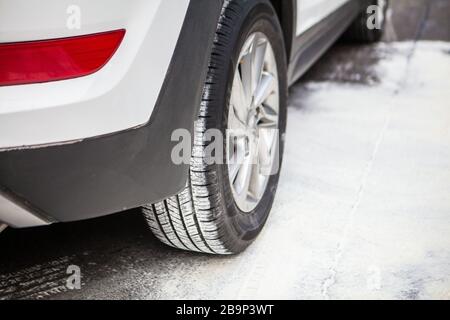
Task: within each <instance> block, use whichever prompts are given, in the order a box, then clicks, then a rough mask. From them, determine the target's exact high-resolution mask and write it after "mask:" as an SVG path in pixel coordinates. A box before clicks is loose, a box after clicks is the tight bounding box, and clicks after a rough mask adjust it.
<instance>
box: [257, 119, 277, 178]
mask: <svg viewBox="0 0 450 320" xmlns="http://www.w3.org/2000/svg"><path fill="white" fill-rule="evenodd" d="M277 134H278V131H277V130H276V129H270V128H260V129H259V141H258V165H259V171H258V173H259V174H261V175H263V176H269V175H271V174H272V163H273V160H274V159H273V158H274V154H276V150H275V148H277V140H276V138H277Z"/></svg>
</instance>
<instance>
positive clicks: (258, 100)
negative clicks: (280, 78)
mask: <svg viewBox="0 0 450 320" xmlns="http://www.w3.org/2000/svg"><path fill="white" fill-rule="evenodd" d="M276 83H277V81H276V79H275V77H274V76H273V75H271V74H270V73H268V72H264V73H263V74H262V77H261V81H260V82H259V84H258V87H257V88H256V91H255V98H254V104H255V106H260V105H262V104H263V102H264V101H266V100H267V98H269V96H270V95H271V94H272V93H273V92H274V91H275V89H276Z"/></svg>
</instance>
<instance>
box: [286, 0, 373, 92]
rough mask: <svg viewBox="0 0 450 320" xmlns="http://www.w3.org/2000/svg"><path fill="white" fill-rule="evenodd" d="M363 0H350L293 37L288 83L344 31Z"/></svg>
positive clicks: (301, 73)
mask: <svg viewBox="0 0 450 320" xmlns="http://www.w3.org/2000/svg"><path fill="white" fill-rule="evenodd" d="M365 3H366V2H365V1H361V0H352V1H349V2H347V3H346V4H345V5H343V6H342V7H340V8H339V9H338V10H336V11H335V12H333V13H332V14H330V15H329V16H328V17H326V18H325V19H323V20H322V21H321V22H319V23H318V24H316V25H314V26H313V27H311V28H310V29H308V30H306V31H305V32H304V33H302V34H301V35H300V36H298V37H295V40H294V42H293V45H292V54H291V63H290V66H289V70H288V79H289V85H291V84H293V83H294V82H295V81H297V80H298V79H299V78H300V77H301V76H302V75H303V74H304V73H305V72H306V71H307V70H308V69H309V68H310V67H311V66H312V64H314V62H316V61H317V60H318V59H319V58H320V57H321V56H322V55H323V54H324V53H325V52H326V50H327V49H328V48H329V47H330V46H331V45H332V44H333V43H334V42H335V41H336V40H337V39H338V38H339V37H340V36H341V35H342V34H343V33H344V32H345V30H346V29H347V28H348V26H349V25H350V24H351V23H352V22H353V20H354V19H355V18H356V16H357V15H358V14H359V13H360V12H361V10H363V8H364V5H365Z"/></svg>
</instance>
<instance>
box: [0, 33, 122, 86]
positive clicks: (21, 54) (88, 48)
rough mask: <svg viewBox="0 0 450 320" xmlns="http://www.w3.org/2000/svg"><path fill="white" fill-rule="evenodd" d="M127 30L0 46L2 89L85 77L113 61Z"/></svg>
mask: <svg viewBox="0 0 450 320" xmlns="http://www.w3.org/2000/svg"><path fill="white" fill-rule="evenodd" d="M124 35H125V30H123V29H122V30H115V31H110V32H103V33H96V34H90V35H84V36H77V37H71V38H62V39H52V40H39V41H29V42H15V43H0V86H7V85H17V84H27V83H40V82H47V81H56V80H63V79H70V78H76V77H82V76H86V75H89V74H92V73H94V72H96V71H98V70H100V69H101V68H102V67H103V66H104V65H105V64H106V63H107V62H108V61H109V59H111V57H112V56H113V54H114V53H115V52H116V50H117V48H118V47H119V45H120V43H121V42H122V39H123V37H124Z"/></svg>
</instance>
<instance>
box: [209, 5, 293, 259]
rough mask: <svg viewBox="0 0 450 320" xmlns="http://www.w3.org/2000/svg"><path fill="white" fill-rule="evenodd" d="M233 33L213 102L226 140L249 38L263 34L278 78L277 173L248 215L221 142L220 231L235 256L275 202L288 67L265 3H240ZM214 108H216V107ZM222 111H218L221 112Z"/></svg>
mask: <svg viewBox="0 0 450 320" xmlns="http://www.w3.org/2000/svg"><path fill="white" fill-rule="evenodd" d="M232 26H233V27H232V29H231V32H230V34H228V35H227V41H229V43H230V44H232V45H230V46H228V48H227V51H228V52H225V54H224V57H228V58H225V59H224V60H225V61H223V62H224V64H225V65H224V67H225V70H227V72H226V74H225V75H222V77H217V79H216V80H217V81H218V84H219V87H220V88H219V90H221V92H223V93H224V95H223V96H222V97H220V98H219V99H218V101H216V102H217V103H218V104H219V107H218V108H217V109H216V110H217V112H216V117H217V118H216V121H215V122H216V123H217V124H218V129H220V130H221V132H222V134H223V136H224V137H226V129H227V126H228V111H229V101H230V95H231V89H232V82H233V79H234V73H235V70H236V65H237V63H238V59H239V54H240V51H241V48H242V46H243V45H244V43H245V41H246V39H247V38H248V36H249V35H250V34H252V33H254V32H262V33H264V34H265V35H266V36H267V38H268V39H269V42H270V43H271V46H272V48H273V51H274V54H275V59H276V62H277V71H278V78H279V96H280V101H279V106H280V107H279V114H280V118H279V134H280V136H279V164H280V166H279V169H278V172H277V173H276V174H275V175H272V176H270V178H269V181H268V184H267V187H266V190H265V192H264V195H263V197H262V199H261V201H260V203H259V204H258V206H257V207H256V208H255V209H254V210H253V211H251V212H249V213H246V212H242V211H241V210H240V209H239V207H238V206H237V204H236V203H235V201H234V197H233V194H232V190H231V185H230V181H229V176H228V166H227V162H226V161H227V160H226V150H225V148H226V143H225V141H224V149H223V155H224V161H223V163H224V164H220V165H216V172H217V179H218V185H219V188H220V194H221V195H222V197H221V207H222V210H220V211H221V212H223V213H225V214H223V216H222V217H221V223H222V227H223V228H224V230H225V234H224V236H225V237H226V241H227V247H228V248H229V249H230V250H231V251H232V252H234V253H236V252H241V251H243V250H244V249H245V248H246V247H247V246H248V245H249V244H250V243H251V242H252V241H253V240H254V239H255V238H256V237H257V236H258V234H259V233H260V231H261V229H262V228H263V226H264V224H265V222H266V220H267V217H268V215H269V212H270V210H271V208H272V204H273V201H274V197H275V193H276V189H277V185H278V179H279V174H280V169H281V164H282V158H283V151H284V135H285V131H286V112H287V110H286V105H287V70H286V69H287V67H286V51H285V49H284V48H285V47H284V42H283V36H282V30H281V26H280V24H279V22H278V18H277V16H276V13H275V11H274V9H273V8H272V5H271V4H270V3H269V2H268V1H260V0H259V1H258V0H255V1H245V2H242V10H241V11H240V12H239V14H238V15H236V17H234V20H233V21H232ZM216 107H217V106H216ZM220 109H221V111H220Z"/></svg>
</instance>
